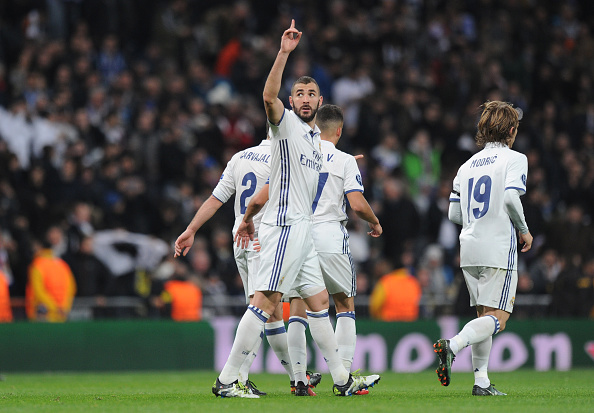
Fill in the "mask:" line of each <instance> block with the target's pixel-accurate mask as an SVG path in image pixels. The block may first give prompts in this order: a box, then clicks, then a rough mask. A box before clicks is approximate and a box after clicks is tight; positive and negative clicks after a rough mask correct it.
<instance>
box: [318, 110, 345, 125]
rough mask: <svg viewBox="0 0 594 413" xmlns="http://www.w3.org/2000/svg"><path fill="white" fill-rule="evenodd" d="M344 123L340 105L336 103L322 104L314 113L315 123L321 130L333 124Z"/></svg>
mask: <svg viewBox="0 0 594 413" xmlns="http://www.w3.org/2000/svg"><path fill="white" fill-rule="evenodd" d="M343 123H344V116H343V114H342V109H341V108H340V106H336V105H329V104H326V105H322V106H320V109H318V113H317V115H316V124H317V125H318V128H320V129H321V130H326V129H328V128H330V127H333V126H334V127H335V125H342V124H343Z"/></svg>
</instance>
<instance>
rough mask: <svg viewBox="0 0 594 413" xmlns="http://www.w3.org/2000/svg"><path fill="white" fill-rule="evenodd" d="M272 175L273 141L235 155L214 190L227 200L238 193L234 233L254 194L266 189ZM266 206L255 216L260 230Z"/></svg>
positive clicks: (255, 224) (264, 142)
mask: <svg viewBox="0 0 594 413" xmlns="http://www.w3.org/2000/svg"><path fill="white" fill-rule="evenodd" d="M269 175H270V141H268V140H264V141H262V142H261V143H260V145H258V146H254V147H251V148H247V149H244V150H243V151H240V152H238V153H236V154H235V155H233V157H232V158H231V160H230V161H229V162H228V163H227V167H226V168H225V170H224V171H223V174H222V175H221V179H220V180H219V183H218V184H217V186H216V188H215V189H214V190H213V193H212V194H213V195H214V196H215V197H216V198H217V199H218V200H220V201H222V202H227V200H228V199H229V198H231V196H232V195H233V194H235V203H234V211H235V224H234V226H233V233H235V231H236V230H237V227H238V226H239V224H240V223H241V220H242V219H243V215H244V214H245V211H246V209H247V206H248V204H249V202H250V200H251V199H252V197H253V196H254V195H255V194H257V193H258V191H260V189H262V187H263V186H264V185H265V184H266V181H267V180H268V177H269ZM263 213H264V208H263V209H262V211H260V212H259V213H258V214H256V215H255V216H254V226H255V227H256V231H257V230H258V227H259V225H260V221H261V220H262V215H263Z"/></svg>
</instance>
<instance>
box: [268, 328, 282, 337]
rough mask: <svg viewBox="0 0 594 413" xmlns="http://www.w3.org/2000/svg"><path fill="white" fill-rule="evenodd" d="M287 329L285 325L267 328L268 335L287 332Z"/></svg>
mask: <svg viewBox="0 0 594 413" xmlns="http://www.w3.org/2000/svg"><path fill="white" fill-rule="evenodd" d="M286 332H287V330H286V329H285V326H282V327H279V328H267V329H266V336H275V335H277V334H283V333H286Z"/></svg>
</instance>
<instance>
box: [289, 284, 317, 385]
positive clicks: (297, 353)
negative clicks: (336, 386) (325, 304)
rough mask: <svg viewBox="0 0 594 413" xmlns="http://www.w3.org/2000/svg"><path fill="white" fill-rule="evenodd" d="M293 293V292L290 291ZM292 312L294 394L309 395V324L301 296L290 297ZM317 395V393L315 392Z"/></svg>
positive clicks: (290, 342) (291, 345)
mask: <svg viewBox="0 0 594 413" xmlns="http://www.w3.org/2000/svg"><path fill="white" fill-rule="evenodd" d="M289 294H291V293H289ZM290 302H291V312H290V317H289V331H288V333H287V334H288V340H289V354H290V355H291V365H292V366H293V373H294V374H295V382H294V383H295V385H294V386H291V387H292V388H293V387H294V388H295V391H294V394H295V395H296V396H308V395H310V392H309V391H308V386H307V385H308V379H307V340H306V336H305V330H306V329H307V326H308V321H307V314H306V306H305V302H304V301H303V300H302V299H301V298H299V297H290ZM313 395H315V393H314V394H313Z"/></svg>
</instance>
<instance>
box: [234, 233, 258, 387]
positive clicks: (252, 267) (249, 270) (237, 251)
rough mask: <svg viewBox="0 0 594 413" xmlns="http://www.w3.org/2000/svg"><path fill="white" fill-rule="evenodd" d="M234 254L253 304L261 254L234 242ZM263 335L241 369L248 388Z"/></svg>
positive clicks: (245, 288) (243, 380)
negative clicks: (250, 372) (251, 369)
mask: <svg viewBox="0 0 594 413" xmlns="http://www.w3.org/2000/svg"><path fill="white" fill-rule="evenodd" d="M233 255H234V257H235V264H236V265H237V270H238V272H239V276H240V277H241V281H242V283H243V288H244V291H245V296H246V301H247V303H248V304H253V297H254V291H255V285H254V278H255V277H256V274H257V272H258V268H259V254H258V253H257V252H255V251H249V250H246V249H243V248H240V247H238V246H237V245H235V244H233ZM263 336H264V330H262V332H261V333H260V339H259V340H258V341H256V343H255V344H254V347H253V348H252V349H251V350H250V354H249V355H248V356H247V357H246V359H245V361H244V363H243V364H242V365H241V367H240V369H239V381H240V382H241V383H243V384H245V385H246V386H248V388H249V387H250V384H251V382H250V381H249V371H250V368H251V367H252V364H253V363H254V360H255V359H256V356H257V354H258V350H259V349H260V346H261V345H262V338H263ZM254 387H255V386H254ZM254 393H255V394H259V393H262V392H260V391H257V390H256V391H255V392H254Z"/></svg>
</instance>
